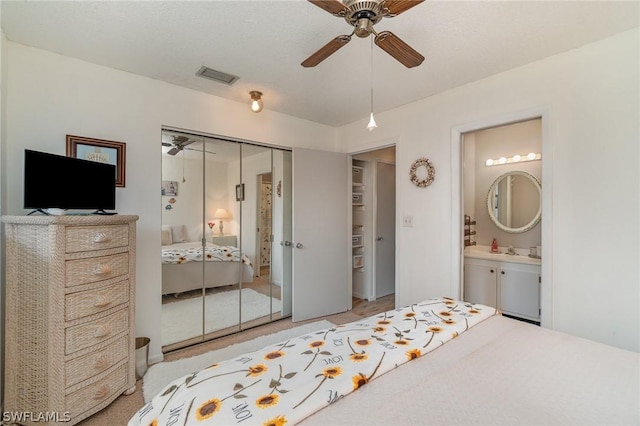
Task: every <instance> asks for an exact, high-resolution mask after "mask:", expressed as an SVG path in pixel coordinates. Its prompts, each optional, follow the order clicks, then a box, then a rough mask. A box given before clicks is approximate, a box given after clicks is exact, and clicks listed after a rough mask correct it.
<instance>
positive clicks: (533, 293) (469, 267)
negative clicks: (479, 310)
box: [464, 255, 540, 321]
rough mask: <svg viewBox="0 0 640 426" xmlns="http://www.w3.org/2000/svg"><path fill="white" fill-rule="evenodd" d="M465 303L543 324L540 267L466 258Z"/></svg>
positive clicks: (529, 264)
mask: <svg viewBox="0 0 640 426" xmlns="http://www.w3.org/2000/svg"><path fill="white" fill-rule="evenodd" d="M498 256H499V257H504V255H497V256H496V258H498ZM523 260H524V259H523ZM464 299H465V300H466V301H468V302H471V303H480V304H483V305H488V306H494V307H497V308H498V309H499V310H500V311H502V313H504V314H507V315H512V316H515V317H518V318H524V319H528V320H531V321H540V265H539V264H537V265H536V264H531V263H528V262H527V263H519V262H510V261H503V260H486V259H478V258H472V257H465V261H464Z"/></svg>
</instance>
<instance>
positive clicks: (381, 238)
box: [376, 237, 384, 241]
mask: <svg viewBox="0 0 640 426" xmlns="http://www.w3.org/2000/svg"><path fill="white" fill-rule="evenodd" d="M382 240H384V237H378V238H376V241H382Z"/></svg>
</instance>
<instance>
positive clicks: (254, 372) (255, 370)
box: [247, 364, 268, 377]
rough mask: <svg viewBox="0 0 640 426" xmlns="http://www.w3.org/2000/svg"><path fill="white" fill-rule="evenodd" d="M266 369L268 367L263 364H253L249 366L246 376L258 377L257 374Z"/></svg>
mask: <svg viewBox="0 0 640 426" xmlns="http://www.w3.org/2000/svg"><path fill="white" fill-rule="evenodd" d="M267 370H268V368H267V366H266V365H264V364H258V365H253V366H251V367H249V372H248V373H247V376H251V377H258V376H259V375H261V374H263V373H264V372H266V371H267Z"/></svg>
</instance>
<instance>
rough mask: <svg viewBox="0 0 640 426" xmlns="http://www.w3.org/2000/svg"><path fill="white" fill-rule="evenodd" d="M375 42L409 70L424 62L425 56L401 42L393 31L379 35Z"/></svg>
mask: <svg viewBox="0 0 640 426" xmlns="http://www.w3.org/2000/svg"><path fill="white" fill-rule="evenodd" d="M375 42H376V44H377V45H378V46H379V47H380V48H381V49H382V50H384V51H385V52H387V53H388V54H389V55H391V56H393V57H394V58H395V59H396V60H398V61H399V62H400V63H401V64H402V65H404V66H405V67H407V68H413V67H417V66H418V65H420V64H421V63H422V61H424V56H422V55H421V54H420V53H418V52H417V51H416V50H414V49H413V48H412V47H411V46H409V45H408V44H407V43H405V42H404V41H402V40H400V37H398V36H397V35H395V34H394V33H392V32H391V31H382V32H380V33H378V35H377V36H376V38H375Z"/></svg>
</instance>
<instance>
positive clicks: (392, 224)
mask: <svg viewBox="0 0 640 426" xmlns="http://www.w3.org/2000/svg"><path fill="white" fill-rule="evenodd" d="M375 235H376V248H375V252H376V265H375V287H374V293H375V294H374V296H375V298H376V299H377V298H378V297H382V296H386V295H388V294H393V293H395V292H396V166H394V165H393V164H386V163H379V162H376V234H375Z"/></svg>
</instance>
